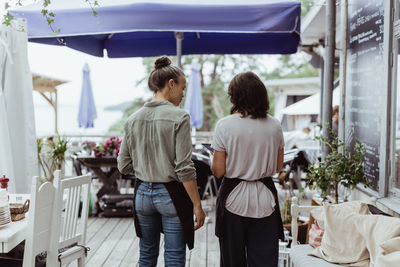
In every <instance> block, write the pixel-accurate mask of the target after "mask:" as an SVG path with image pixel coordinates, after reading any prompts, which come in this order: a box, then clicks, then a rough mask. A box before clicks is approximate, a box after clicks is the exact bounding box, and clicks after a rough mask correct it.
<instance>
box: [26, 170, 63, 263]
mask: <svg viewBox="0 0 400 267" xmlns="http://www.w3.org/2000/svg"><path fill="white" fill-rule="evenodd" d="M55 194H56V188H55V187H54V186H53V184H52V183H50V182H45V183H43V184H42V185H41V184H40V179H39V177H37V176H35V177H33V181H32V188H31V200H30V201H31V204H30V210H29V214H28V222H29V223H28V229H27V238H26V240H25V250H24V261H23V267H35V257H36V255H37V254H38V253H41V252H44V251H49V250H50V235H51V229H52V216H51V215H52V210H53V207H54V203H55V201H54V198H55Z"/></svg>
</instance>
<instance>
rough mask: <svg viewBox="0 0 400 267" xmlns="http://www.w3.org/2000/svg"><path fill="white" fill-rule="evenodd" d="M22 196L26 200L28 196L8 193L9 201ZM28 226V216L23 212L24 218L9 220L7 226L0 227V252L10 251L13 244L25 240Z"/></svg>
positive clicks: (15, 244)
mask: <svg viewBox="0 0 400 267" xmlns="http://www.w3.org/2000/svg"><path fill="white" fill-rule="evenodd" d="M17 196H18V197H22V200H24V201H25V200H26V199H28V198H29V197H30V195H29V194H18V195H10V200H11V201H10V202H15V199H16V197H17ZM27 228H28V218H27V214H25V219H22V220H20V221H17V222H11V223H10V224H8V225H7V226H3V227H1V228H0V253H7V252H10V250H12V249H13V248H14V247H15V246H17V245H18V244H19V243H21V242H22V241H24V240H25V238H26V235H27V233H26V231H27Z"/></svg>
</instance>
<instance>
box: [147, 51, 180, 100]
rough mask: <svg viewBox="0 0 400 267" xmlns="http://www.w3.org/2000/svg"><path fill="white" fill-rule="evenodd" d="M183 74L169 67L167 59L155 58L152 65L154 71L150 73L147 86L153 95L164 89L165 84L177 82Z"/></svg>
mask: <svg viewBox="0 0 400 267" xmlns="http://www.w3.org/2000/svg"><path fill="white" fill-rule="evenodd" d="M181 75H184V74H183V71H182V70H181V69H180V68H178V67H176V66H172V65H171V60H170V59H169V58H167V57H160V58H157V60H156V62H155V63H154V69H153V70H152V72H151V73H150V76H149V80H148V85H149V88H150V90H151V91H153V92H154V93H156V92H158V91H160V90H161V89H163V88H164V86H165V84H166V83H167V82H168V81H169V80H170V79H173V80H174V82H176V83H177V82H179V77H180V76H181Z"/></svg>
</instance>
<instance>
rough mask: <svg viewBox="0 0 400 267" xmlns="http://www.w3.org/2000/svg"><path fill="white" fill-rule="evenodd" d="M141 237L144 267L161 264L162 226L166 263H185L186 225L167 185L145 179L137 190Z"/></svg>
mask: <svg viewBox="0 0 400 267" xmlns="http://www.w3.org/2000/svg"><path fill="white" fill-rule="evenodd" d="M135 207H136V214H137V217H138V219H139V225H140V230H141V232H142V237H141V238H140V243H139V247H140V257H139V266H140V267H150V266H151V267H152V266H156V265H157V258H158V253H159V247H160V229H161V227H162V229H163V232H164V261H165V266H168V267H170V266H171V267H172V266H183V267H184V266H185V261H186V243H185V239H184V236H183V227H182V224H181V222H180V220H179V218H178V215H177V212H176V209H175V206H174V204H173V203H172V200H171V197H170V196H169V193H168V191H167V189H166V188H165V185H163V184H156V183H147V182H142V183H141V184H140V186H139V188H138V190H137V193H136V200H135Z"/></svg>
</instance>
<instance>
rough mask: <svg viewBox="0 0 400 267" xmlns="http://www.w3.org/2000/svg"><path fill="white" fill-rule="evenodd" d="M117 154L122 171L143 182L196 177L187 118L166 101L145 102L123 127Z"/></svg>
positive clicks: (182, 112) (186, 115)
mask: <svg viewBox="0 0 400 267" xmlns="http://www.w3.org/2000/svg"><path fill="white" fill-rule="evenodd" d="M124 131H125V135H124V138H123V140H122V143H121V147H120V151H119V155H118V169H119V171H120V172H121V173H122V174H129V173H135V175H136V177H138V178H139V179H140V180H142V181H145V182H155V183H167V182H170V181H181V182H185V181H188V180H191V179H195V178H196V170H195V168H194V164H193V162H192V160H191V157H192V141H191V136H190V118H189V115H188V114H187V113H186V112H185V111H184V110H182V109H180V108H177V107H176V106H174V105H173V104H172V103H170V102H169V101H154V102H148V103H146V104H145V105H144V106H143V107H142V108H141V109H139V110H138V111H137V112H135V113H134V114H132V115H131V116H130V117H129V118H128V120H127V122H126V123H125V126H124Z"/></svg>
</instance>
